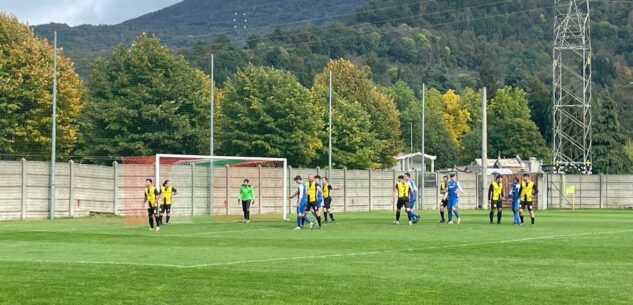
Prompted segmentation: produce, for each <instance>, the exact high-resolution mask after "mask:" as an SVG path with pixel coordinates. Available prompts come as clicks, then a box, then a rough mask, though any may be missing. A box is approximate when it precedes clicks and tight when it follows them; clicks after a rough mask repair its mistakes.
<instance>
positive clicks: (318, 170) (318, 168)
mask: <svg viewBox="0 0 633 305" xmlns="http://www.w3.org/2000/svg"><path fill="white" fill-rule="evenodd" d="M316 174H317V176H320V175H321V167H319V166H317V167H316Z"/></svg>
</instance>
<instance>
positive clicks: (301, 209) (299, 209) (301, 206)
mask: <svg viewBox="0 0 633 305" xmlns="http://www.w3.org/2000/svg"><path fill="white" fill-rule="evenodd" d="M307 205H308V202H307V201H306V202H303V201H302V202H301V203H300V204H299V206H298V207H297V214H301V213H303V212H304V211H305V210H306V206H307Z"/></svg>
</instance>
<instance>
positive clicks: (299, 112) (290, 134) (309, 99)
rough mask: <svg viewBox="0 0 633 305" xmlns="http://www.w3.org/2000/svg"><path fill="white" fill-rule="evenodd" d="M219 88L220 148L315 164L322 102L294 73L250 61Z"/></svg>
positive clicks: (224, 151) (246, 154) (322, 124)
mask: <svg viewBox="0 0 633 305" xmlns="http://www.w3.org/2000/svg"><path fill="white" fill-rule="evenodd" d="M223 92H224V100H223V103H222V108H221V109H222V117H221V119H220V128H221V129H222V133H221V134H220V136H219V140H220V144H221V150H220V152H221V153H223V154H226V155H237V156H269V157H287V158H288V162H289V164H290V165H292V166H312V165H314V163H315V160H316V158H317V152H318V150H319V149H321V147H322V145H323V144H322V142H321V138H322V133H323V132H324V131H323V126H324V123H323V117H322V115H321V113H322V111H323V107H322V106H319V105H318V104H317V101H316V100H315V98H314V96H313V95H312V93H311V92H310V90H308V89H306V88H305V87H303V86H302V85H301V84H300V83H299V82H298V81H297V78H296V77H294V76H293V75H292V74H290V73H288V72H284V71H281V70H277V69H274V68H262V67H255V66H254V65H252V64H250V65H248V66H247V67H246V68H244V69H240V70H238V72H237V74H236V75H235V77H234V78H231V79H229V80H228V81H226V82H225V84H224V88H223Z"/></svg>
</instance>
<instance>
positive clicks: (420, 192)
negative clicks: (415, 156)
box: [413, 158, 426, 210]
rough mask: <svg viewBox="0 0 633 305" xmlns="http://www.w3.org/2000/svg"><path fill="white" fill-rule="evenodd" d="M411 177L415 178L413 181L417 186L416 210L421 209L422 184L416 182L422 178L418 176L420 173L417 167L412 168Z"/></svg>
mask: <svg viewBox="0 0 633 305" xmlns="http://www.w3.org/2000/svg"><path fill="white" fill-rule="evenodd" d="M422 159H423V160H424V158H422ZM413 177H415V179H416V180H415V183H416V186H417V187H418V196H417V197H418V198H416V201H417V202H418V206H417V207H416V208H417V209H418V210H421V209H422V204H423V202H422V192H423V191H424V186H423V185H421V184H418V183H422V180H423V179H421V178H420V175H419V173H418V169H417V168H416V169H414V170H413ZM425 178H426V177H425Z"/></svg>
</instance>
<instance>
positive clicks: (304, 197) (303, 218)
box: [290, 176, 314, 230]
mask: <svg viewBox="0 0 633 305" xmlns="http://www.w3.org/2000/svg"><path fill="white" fill-rule="evenodd" d="M294 180H295V183H297V185H298V188H297V191H296V192H295V193H294V194H292V196H290V199H292V198H294V197H297V227H296V228H295V230H300V229H301V228H302V227H303V223H304V222H307V223H309V224H310V229H312V228H313V227H314V223H312V222H310V219H309V218H308V216H307V215H306V214H307V213H306V207H307V206H308V194H307V189H306V185H305V184H304V183H303V181H302V179H301V176H296V177H295V179H294Z"/></svg>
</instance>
